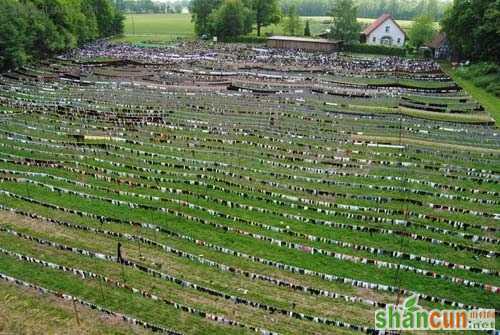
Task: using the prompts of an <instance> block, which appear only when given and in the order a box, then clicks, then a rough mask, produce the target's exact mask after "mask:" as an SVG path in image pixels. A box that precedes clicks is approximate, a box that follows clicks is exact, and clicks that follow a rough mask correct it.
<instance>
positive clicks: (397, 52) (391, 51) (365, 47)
mask: <svg viewBox="0 0 500 335" xmlns="http://www.w3.org/2000/svg"><path fill="white" fill-rule="evenodd" d="M345 51H348V52H356V53H364V54H375V55H387V56H400V57H404V56H405V55H406V50H405V49H402V48H392V47H386V46H383V45H369V44H348V45H346V46H345Z"/></svg>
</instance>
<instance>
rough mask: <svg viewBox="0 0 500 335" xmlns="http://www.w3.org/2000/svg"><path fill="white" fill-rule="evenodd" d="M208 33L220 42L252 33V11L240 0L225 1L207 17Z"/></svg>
mask: <svg viewBox="0 0 500 335" xmlns="http://www.w3.org/2000/svg"><path fill="white" fill-rule="evenodd" d="M208 21H209V31H210V32H211V33H212V35H214V36H217V37H219V38H220V39H222V40H225V39H228V38H234V37H237V36H241V35H245V34H248V33H249V32H251V31H252V22H253V18H252V11H251V10H250V9H249V8H248V7H246V6H245V5H244V4H243V2H242V1H241V0H225V1H224V3H223V4H222V6H220V7H219V8H218V9H216V10H215V11H213V12H212V14H210V16H209V20H208Z"/></svg>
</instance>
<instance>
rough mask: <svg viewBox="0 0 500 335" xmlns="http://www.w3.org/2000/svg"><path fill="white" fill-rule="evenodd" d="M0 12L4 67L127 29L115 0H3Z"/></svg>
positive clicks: (0, 49)
mask: <svg viewBox="0 0 500 335" xmlns="http://www.w3.org/2000/svg"><path fill="white" fill-rule="evenodd" d="M0 13H2V19H1V20H0V69H1V70H4V69H8V68H16V67H19V66H22V65H23V64H24V63H26V62H28V61H30V60H32V59H42V58H44V57H49V56H52V55H54V54H56V53H59V52H63V51H65V50H68V49H71V48H74V47H77V46H78V45H82V44H83V43H86V42H89V41H92V40H95V39H96V38H98V37H106V36H111V35H114V34H119V33H121V32H122V30H123V19H124V18H123V16H122V15H121V13H120V12H119V11H118V10H117V9H116V7H115V6H114V2H112V0H23V1H18V0H0Z"/></svg>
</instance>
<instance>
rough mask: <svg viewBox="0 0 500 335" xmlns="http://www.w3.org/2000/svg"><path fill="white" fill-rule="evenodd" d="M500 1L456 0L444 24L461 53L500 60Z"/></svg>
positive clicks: (471, 56)
mask: <svg viewBox="0 0 500 335" xmlns="http://www.w3.org/2000/svg"><path fill="white" fill-rule="evenodd" d="M498 22H500V0H496V1H494V0H454V1H453V5H452V6H451V7H449V8H448V10H447V11H446V13H445V16H444V18H443V20H442V21H441V26H442V28H443V31H444V32H445V33H446V35H447V37H448V41H449V43H450V45H451V47H452V49H453V51H454V52H456V53H457V54H458V55H460V56H462V57H464V58H467V59H471V60H490V61H495V62H497V63H498V62H500V43H499V42H498V41H500V29H499V28H498V27H499V23H498Z"/></svg>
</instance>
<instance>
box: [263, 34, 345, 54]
mask: <svg viewBox="0 0 500 335" xmlns="http://www.w3.org/2000/svg"><path fill="white" fill-rule="evenodd" d="M341 46H342V41H333V40H327V39H324V38H305V37H291V36H272V37H269V38H268V39H267V47H268V48H277V49H301V50H307V51H324V52H332V51H338V50H339V49H340V47H341Z"/></svg>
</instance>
